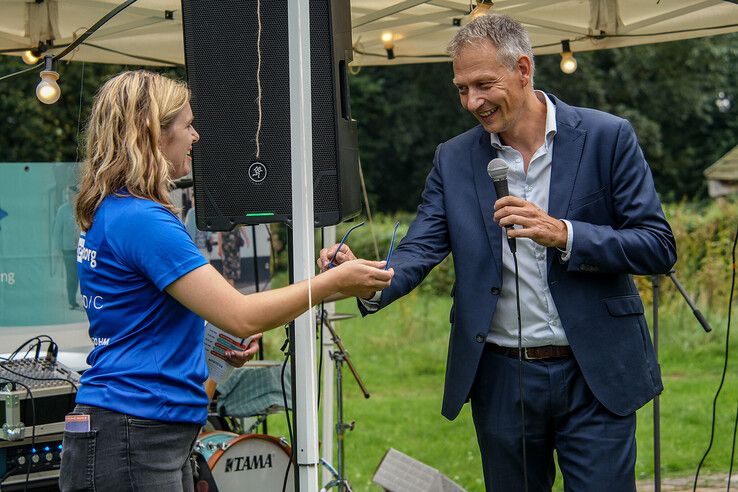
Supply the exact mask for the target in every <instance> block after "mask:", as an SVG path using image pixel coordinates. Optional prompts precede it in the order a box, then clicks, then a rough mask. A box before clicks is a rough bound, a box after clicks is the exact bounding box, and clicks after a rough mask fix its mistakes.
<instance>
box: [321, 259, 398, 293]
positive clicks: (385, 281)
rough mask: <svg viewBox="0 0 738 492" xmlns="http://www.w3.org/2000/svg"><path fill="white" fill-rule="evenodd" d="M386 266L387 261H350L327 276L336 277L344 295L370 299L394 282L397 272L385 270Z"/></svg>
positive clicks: (340, 290) (329, 272) (339, 288)
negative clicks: (393, 278)
mask: <svg viewBox="0 0 738 492" xmlns="http://www.w3.org/2000/svg"><path fill="white" fill-rule="evenodd" d="M349 252H350V250H349ZM385 264H386V262H385V261H369V260H363V259H358V260H349V261H346V262H344V263H341V264H340V265H338V266H337V267H335V268H332V269H331V270H330V271H328V272H326V274H327V275H335V276H336V283H337V287H338V290H339V292H341V293H342V294H344V295H346V296H353V297H363V298H367V299H368V298H370V297H372V296H373V295H374V293H375V292H376V291H378V290H382V289H385V288H387V287H389V285H390V283H391V282H392V277H393V276H394V274H395V271H394V270H393V269H392V268H390V269H389V270H384V266H385Z"/></svg>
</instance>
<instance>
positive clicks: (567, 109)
mask: <svg viewBox="0 0 738 492" xmlns="http://www.w3.org/2000/svg"><path fill="white" fill-rule="evenodd" d="M549 97H550V98H551V100H552V101H553V102H554V104H556V136H555V137H554V144H553V156H552V159H551V184H550V188H549V194H548V214H549V215H550V216H551V217H554V218H557V219H564V218H566V214H567V212H568V211H569V202H570V200H571V194H572V192H573V191H574V183H575V182H576V178H577V172H578V171H579V164H580V162H581V160H582V151H583V150H584V141H585V137H586V135H587V132H586V131H585V130H583V129H580V128H578V125H579V123H580V121H581V119H580V118H579V116H578V115H577V114H576V112H575V111H574V109H573V108H572V107H571V106H569V105H567V104H565V103H563V102H561V101H560V100H558V99H556V98H555V97H554V96H552V95H550V94H549ZM553 256H554V255H553V254H549V255H548V268H549V270H550V268H551V261H552V259H553Z"/></svg>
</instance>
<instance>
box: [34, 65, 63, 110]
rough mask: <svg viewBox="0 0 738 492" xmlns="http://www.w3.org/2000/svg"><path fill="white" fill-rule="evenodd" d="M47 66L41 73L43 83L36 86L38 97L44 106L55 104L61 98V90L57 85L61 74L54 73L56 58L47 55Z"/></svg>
mask: <svg viewBox="0 0 738 492" xmlns="http://www.w3.org/2000/svg"><path fill="white" fill-rule="evenodd" d="M44 63H45V64H46V65H45V67H44V70H43V71H42V72H41V82H39V84H38V85H37V86H36V97H37V98H38V100H39V101H41V102H42V103H44V104H54V103H55V102H56V101H58V100H59V97H60V96H61V88H59V84H57V83H56V81H57V80H59V74H58V73H57V72H56V71H54V58H53V57H51V56H49V55H47V56H46V57H45V58H44Z"/></svg>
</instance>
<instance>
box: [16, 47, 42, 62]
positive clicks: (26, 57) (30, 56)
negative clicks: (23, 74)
mask: <svg viewBox="0 0 738 492" xmlns="http://www.w3.org/2000/svg"><path fill="white" fill-rule="evenodd" d="M40 59H41V57H39V56H38V54H37V53H34V52H33V50H26V51H24V52H23V54H22V55H21V60H23V63H25V64H26V65H35V64H37V63H38V61H39V60H40Z"/></svg>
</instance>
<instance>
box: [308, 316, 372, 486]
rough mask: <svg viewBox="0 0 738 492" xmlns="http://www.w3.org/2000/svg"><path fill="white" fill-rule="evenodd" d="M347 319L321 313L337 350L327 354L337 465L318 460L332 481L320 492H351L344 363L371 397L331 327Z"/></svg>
mask: <svg viewBox="0 0 738 492" xmlns="http://www.w3.org/2000/svg"><path fill="white" fill-rule="evenodd" d="M349 317H353V315H343V314H332V315H328V313H327V312H326V311H323V313H322V320H323V325H324V326H325V327H326V328H327V329H328V331H329V332H330V334H331V339H332V341H333V344H334V345H335V346H336V348H337V350H335V351H332V352H329V354H330V358H331V359H332V360H333V362H334V363H335V366H336V416H337V421H336V451H337V464H338V466H337V469H335V468H333V467H332V466H331V465H330V464H329V463H327V462H326V461H325V460H322V459H321V460H320V461H321V463H322V464H323V466H325V467H326V469H327V470H328V471H329V472H330V473H331V475H333V480H331V481H330V482H328V483H327V484H325V486H324V487H323V489H321V490H322V491H326V490H328V489H330V488H333V487H338V490H339V491H340V492H351V485H350V484H349V481H348V479H347V478H346V476H345V449H344V439H345V437H346V431H352V430H354V427H355V426H356V422H355V421H351V423H349V424H347V423H346V422H344V420H343V364H344V362H345V363H346V365H348V368H349V370H350V371H351V374H352V375H353V376H354V380H355V381H356V384H358V385H359V388H360V389H361V392H362V393H363V395H364V398H369V396H371V395H369V391H367V389H366V387H365V386H364V383H363V382H362V380H361V377H360V376H359V373H358V372H356V368H355V367H354V365H353V363H352V362H351V358H350V357H349V354H348V352H347V351H346V348H345V347H344V345H343V342H342V341H341V337H339V336H338V334H337V333H336V331H335V330H334V329H333V325H332V321H333V320H340V319H347V318H349Z"/></svg>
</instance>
